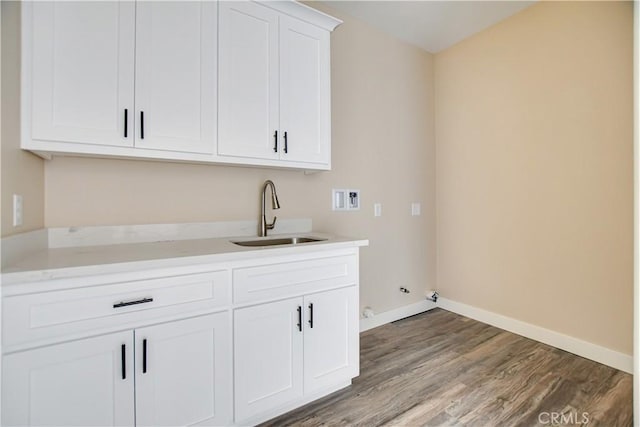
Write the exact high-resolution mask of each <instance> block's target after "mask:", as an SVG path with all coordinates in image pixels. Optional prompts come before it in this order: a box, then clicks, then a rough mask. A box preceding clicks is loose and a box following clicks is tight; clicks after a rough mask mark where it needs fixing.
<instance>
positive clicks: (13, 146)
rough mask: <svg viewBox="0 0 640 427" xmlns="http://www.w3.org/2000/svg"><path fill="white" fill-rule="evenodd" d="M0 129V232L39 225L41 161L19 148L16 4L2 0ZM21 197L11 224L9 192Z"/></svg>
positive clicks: (41, 188)
mask: <svg viewBox="0 0 640 427" xmlns="http://www.w3.org/2000/svg"><path fill="white" fill-rule="evenodd" d="M0 3H1V4H2V6H1V7H2V83H1V84H2V87H1V91H2V121H1V126H2V130H1V132H0V137H1V138H2V140H1V141H0V152H1V153H0V158H1V161H0V162H1V163H0V169H1V170H0V188H1V193H2V196H1V198H0V205H1V209H0V215H1V216H2V222H1V224H0V231H1V234H2V236H9V235H11V234H16V233H22V232H25V231H30V230H35V229H38V228H42V227H43V224H44V167H43V161H42V160H41V159H40V158H38V157H36V156H34V155H33V154H31V153H27V152H24V151H22V150H20V126H19V124H20V102H19V100H20V91H19V89H20V45H19V41H20V39H19V33H20V24H19V23H20V8H19V7H18V3H17V2H11V1H2V2H0ZM14 194H20V195H22V197H23V205H24V218H23V225H22V226H20V227H14V226H13V195H14Z"/></svg>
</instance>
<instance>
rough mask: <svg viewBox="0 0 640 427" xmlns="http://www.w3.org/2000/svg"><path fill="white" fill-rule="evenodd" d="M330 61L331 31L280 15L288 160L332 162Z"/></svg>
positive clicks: (283, 121) (283, 125)
mask: <svg viewBox="0 0 640 427" xmlns="http://www.w3.org/2000/svg"><path fill="white" fill-rule="evenodd" d="M329 61H330V58H329V32H328V31H325V30H322V29H320V28H318V27H316V26H314V25H309V24H306V23H304V22H302V21H299V20H297V19H292V18H289V17H286V16H283V17H281V18H280V129H281V130H282V133H283V138H285V137H286V142H285V144H286V145H284V146H283V147H282V149H283V158H284V159H286V160H290V161H296V162H311V163H322V164H329V161H330V157H331V153H330V148H331V117H330V115H331V102H330V97H331V85H330V79H331V76H330V74H331V69H330V63H329ZM285 134H286V135H285Z"/></svg>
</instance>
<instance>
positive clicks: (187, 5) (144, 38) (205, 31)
mask: <svg viewBox="0 0 640 427" xmlns="http://www.w3.org/2000/svg"><path fill="white" fill-rule="evenodd" d="M217 22H218V19H217V4H216V3H215V2H209V1H205V2H190V1H187V2H184V1H181V2H147V1H142V2H137V3H136V89H135V93H136V112H135V121H136V125H137V126H136V136H135V141H136V142H135V146H136V148H148V149H155V150H170V151H181V152H191V153H213V151H214V147H215V139H216V118H217V117H216V82H217V76H216V74H217V66H216V61H217V57H216V51H217Z"/></svg>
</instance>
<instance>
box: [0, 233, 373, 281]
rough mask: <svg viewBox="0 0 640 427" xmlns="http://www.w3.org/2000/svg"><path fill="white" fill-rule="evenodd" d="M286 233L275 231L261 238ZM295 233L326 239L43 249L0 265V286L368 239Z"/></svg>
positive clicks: (355, 244)
mask: <svg viewBox="0 0 640 427" xmlns="http://www.w3.org/2000/svg"><path fill="white" fill-rule="evenodd" d="M288 236H289V235H280V234H279V235H273V236H269V237H267V238H263V239H276V238H282V237H288ZM296 236H308V237H318V238H323V239H326V240H323V241H320V242H311V243H303V244H298V245H282V246H268V247H264V246H262V247H244V246H239V245H236V244H233V243H231V240H256V239H259V238H257V237H253V238H251V237H246V236H243V237H237V238H234V237H224V238H209V239H191V240H175V241H160V242H145V243H128V244H115V245H100V246H82V247H68V248H54V249H43V250H40V251H37V252H34V253H32V254H30V255H29V256H27V257H25V258H23V259H22V260H20V261H18V262H16V263H14V264H11V265H9V266H7V267H5V268H3V270H2V274H1V280H2V286H3V287H4V286H7V285H15V284H20V283H33V282H40V281H44V280H54V279H64V278H70V277H80V276H89V275H96V274H109V273H120V272H128V271H135V270H141V269H154V268H166V267H177V266H184V265H192V264H206V263H214V262H221V261H235V260H245V259H252V258H256V257H258V256H260V257H263V256H265V255H267V254H268V255H269V256H279V255H292V254H303V253H308V252H313V251H317V250H324V249H327V250H328V249H339V248H349V247H359V246H366V245H368V244H369V242H368V240H366V239H353V238H346V237H339V236H332V235H328V234H323V233H296Z"/></svg>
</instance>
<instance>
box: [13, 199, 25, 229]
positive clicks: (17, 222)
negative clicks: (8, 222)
mask: <svg viewBox="0 0 640 427" xmlns="http://www.w3.org/2000/svg"><path fill="white" fill-rule="evenodd" d="M22 216H23V209H22V196H21V195H20V194H14V195H13V226H14V227H19V226H21V225H22Z"/></svg>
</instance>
